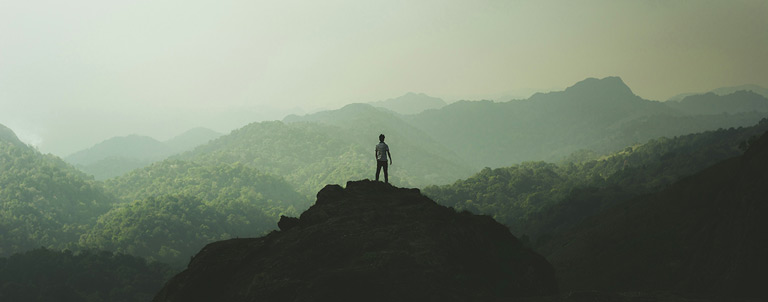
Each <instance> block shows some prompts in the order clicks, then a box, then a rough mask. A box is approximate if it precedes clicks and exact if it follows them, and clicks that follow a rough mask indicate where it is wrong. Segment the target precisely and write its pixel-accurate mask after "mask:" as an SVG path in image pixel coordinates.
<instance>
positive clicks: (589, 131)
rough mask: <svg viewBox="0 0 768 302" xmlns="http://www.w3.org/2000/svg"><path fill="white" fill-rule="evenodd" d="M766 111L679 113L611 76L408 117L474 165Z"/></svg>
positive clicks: (547, 156) (615, 146) (559, 154)
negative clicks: (521, 97) (525, 96)
mask: <svg viewBox="0 0 768 302" xmlns="http://www.w3.org/2000/svg"><path fill="white" fill-rule="evenodd" d="M765 116H766V113H761V112H757V113H755V112H752V113H742V114H737V115H725V116H723V115H720V114H718V115H712V116H705V115H697V116H692V115H686V114H684V113H682V112H680V110H677V109H673V108H670V107H669V106H667V105H666V104H665V103H661V102H655V101H649V100H645V99H642V98H640V97H638V96H636V95H634V94H633V93H632V91H631V89H629V87H627V85H626V84H624V82H623V81H622V80H621V79H620V78H618V77H608V78H604V79H586V80H584V81H581V82H579V83H576V84H575V85H573V86H572V87H569V88H567V89H565V90H564V91H558V92H550V93H537V94H534V95H533V96H531V97H530V98H529V99H527V100H513V101H510V102H504V103H495V102H489V101H481V102H464V101H463V102H457V103H453V104H450V105H448V106H446V107H443V108H441V109H439V110H430V111H425V112H422V113H420V114H417V115H414V116H408V117H407V119H406V120H407V121H409V122H411V123H412V124H413V125H414V126H416V127H418V128H420V129H422V130H423V131H424V132H426V133H428V134H429V135H430V136H432V137H433V138H434V139H436V140H437V141H439V142H440V143H442V144H444V145H446V146H447V147H448V148H449V149H450V150H453V151H454V152H456V153H457V154H458V155H459V157H461V158H462V159H464V160H466V161H467V162H468V163H470V164H472V165H473V166H475V167H485V166H488V167H500V166H508V165H510V164H513V163H519V162H523V161H530V160H549V161H557V160H559V159H561V158H563V157H565V156H567V155H569V154H571V153H573V152H575V151H577V150H580V149H589V150H594V151H597V152H598V153H609V152H613V151H617V150H619V149H622V148H624V147H626V146H629V145H633V144H638V143H644V142H646V141H648V140H649V139H653V138H657V137H660V136H669V137H671V136H675V135H683V134H688V133H694V132H701V131H705V130H713V129H717V128H727V127H736V126H748V125H754V124H755V123H757V122H758V121H759V120H760V119H761V118H763V117H765Z"/></svg>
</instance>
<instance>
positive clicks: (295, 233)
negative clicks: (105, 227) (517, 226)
mask: <svg viewBox="0 0 768 302" xmlns="http://www.w3.org/2000/svg"><path fill="white" fill-rule="evenodd" d="M278 225H279V227H280V228H281V230H280V231H274V232H272V233H270V234H269V235H267V236H265V237H261V238H251V239H231V240H225V241H219V242H216V243H212V244H209V245H207V246H206V247H205V248H203V249H202V250H201V251H200V252H199V253H198V254H197V255H196V256H195V257H194V258H193V259H192V261H191V262H190V264H189V266H188V268H187V269H186V270H185V271H183V272H182V273H180V274H178V275H176V276H175V277H174V278H173V279H171V281H169V282H168V283H167V284H166V286H165V288H164V289H163V290H162V291H160V293H159V294H158V295H157V296H156V297H155V299H154V301H156V302H161V301H185V302H188V301H512V299H514V298H515V297H523V296H538V295H546V294H553V293H556V291H557V286H556V281H555V276H554V269H553V268H552V266H551V265H550V264H549V263H548V262H547V260H545V259H544V258H543V257H542V256H540V255H538V254H536V253H534V252H533V251H531V250H530V249H528V248H526V247H524V246H523V244H522V243H521V242H520V241H519V240H518V239H517V238H515V237H514V236H513V235H512V234H511V233H510V232H509V230H508V229H507V228H506V227H505V226H503V225H501V224H499V223H498V222H496V221H494V220H493V219H492V218H490V217H489V216H479V215H473V214H471V213H469V212H463V213H457V212H455V211H454V210H453V209H450V208H446V207H444V206H440V205H438V204H436V203H435V202H434V201H432V200H430V199H429V198H427V197H425V196H423V195H421V193H420V192H419V190H418V189H402V188H396V187H393V186H391V185H389V184H384V183H381V182H374V181H368V180H363V181H354V182H348V183H347V186H346V188H342V187H341V186H338V185H328V186H326V187H325V188H323V189H322V190H321V191H320V192H318V193H317V202H316V203H315V205H314V206H312V207H311V208H309V209H308V210H307V211H305V212H304V213H303V214H301V217H299V218H288V217H283V218H282V219H281V221H280V223H279V224H278Z"/></svg>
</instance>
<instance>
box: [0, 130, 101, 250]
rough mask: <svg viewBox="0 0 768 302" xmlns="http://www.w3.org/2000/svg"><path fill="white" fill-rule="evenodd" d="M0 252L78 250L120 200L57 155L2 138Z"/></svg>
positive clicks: (0, 155) (0, 153)
mask: <svg viewBox="0 0 768 302" xmlns="http://www.w3.org/2000/svg"><path fill="white" fill-rule="evenodd" d="M0 171H2V172H0V256H5V255H10V254H12V253H16V252H22V251H26V250H29V249H32V248H37V247H40V246H45V247H49V248H56V249H62V248H72V247H74V246H75V245H76V242H77V241H78V238H79V237H80V235H81V234H83V233H84V232H86V231H87V230H88V229H89V228H90V226H91V225H92V224H93V223H95V222H96V219H97V217H98V216H99V215H101V214H103V213H105V212H107V211H108V210H109V208H110V207H111V206H112V204H113V203H114V202H115V200H116V199H115V198H114V197H112V195H110V194H108V193H106V192H105V190H104V189H103V188H102V186H101V184H100V183H98V182H95V181H93V180H91V179H89V178H88V177H86V175H85V174H83V173H82V172H80V171H78V170H77V169H75V168H73V167H72V166H70V165H68V164H66V163H64V162H63V161H62V160H61V159H59V158H57V157H55V156H52V155H43V154H40V153H39V152H38V151H37V150H34V149H32V148H30V147H27V146H26V145H20V144H14V143H10V142H8V141H6V140H0Z"/></svg>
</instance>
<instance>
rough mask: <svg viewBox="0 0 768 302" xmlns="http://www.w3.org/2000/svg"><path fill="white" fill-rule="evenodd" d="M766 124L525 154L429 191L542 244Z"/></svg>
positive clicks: (723, 152) (732, 148) (708, 159)
mask: <svg viewBox="0 0 768 302" xmlns="http://www.w3.org/2000/svg"><path fill="white" fill-rule="evenodd" d="M765 131H768V119H764V120H763V121H761V122H760V123H759V124H758V125H755V126H752V127H747V128H731V129H720V130H717V131H709V132H704V133H700V134H690V135H685V136H680V137H675V138H660V139H657V140H652V141H649V142H648V143H646V144H643V145H637V146H634V147H628V148H626V149H625V150H623V151H621V152H617V153H614V154H612V155H609V156H606V157H602V158H598V159H592V160H584V161H582V162H566V163H562V164H553V163H545V162H526V163H523V164H519V165H513V166H510V167H506V168H497V169H490V168H487V169H484V170H482V171H481V172H480V173H478V174H476V175H474V176H472V177H470V178H468V179H466V180H462V181H457V182H456V183H454V184H452V185H445V186H430V187H426V188H424V193H425V194H426V195H427V196H430V197H431V198H433V199H434V200H435V201H437V202H438V203H441V204H444V205H448V206H452V207H455V208H457V209H466V210H469V211H472V212H474V213H482V214H488V215H491V216H493V217H494V218H495V219H497V220H498V221H500V222H502V223H504V224H506V225H508V226H509V227H510V228H511V230H512V231H513V233H514V234H516V235H518V236H523V235H526V237H530V238H531V240H533V241H534V242H533V244H534V245H535V246H537V247H540V248H541V247H543V246H546V244H547V242H548V239H549V238H551V236H552V235H553V234H557V233H560V232H562V231H564V230H567V229H568V228H570V227H572V226H573V225H575V224H577V223H578V222H580V221H581V220H583V219H584V218H586V217H589V216H590V215H593V214H595V213H597V212H598V211H600V210H602V209H604V208H606V207H610V206H614V205H616V204H618V203H620V202H623V201H626V200H628V199H631V198H633V197H636V196H640V195H642V194H647V193H651V192H655V191H658V190H661V189H662V188H664V187H665V186H667V185H669V184H672V183H673V182H675V181H677V180H679V179H681V178H682V177H685V176H687V175H691V174H693V173H696V172H698V171H700V170H702V169H704V168H706V167H709V166H711V165H713V164H715V163H717V162H720V161H722V160H725V159H728V158H731V157H734V156H737V155H739V154H741V152H743V150H745V149H746V148H747V147H748V146H749V144H750V142H753V141H754V140H755V138H756V137H758V136H759V135H761V134H762V133H764V132H765Z"/></svg>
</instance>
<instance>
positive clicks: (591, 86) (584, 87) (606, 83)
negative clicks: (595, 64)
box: [565, 76, 635, 97]
mask: <svg viewBox="0 0 768 302" xmlns="http://www.w3.org/2000/svg"><path fill="white" fill-rule="evenodd" d="M565 92H566V93H576V94H600V95H609V96H619V97H626V96H633V97H634V96H635V94H634V93H633V92H632V89H630V88H629V86H627V84H626V83H624V81H623V80H622V79H621V78H620V77H616V76H612V77H605V78H602V79H597V78H587V79H584V80H582V81H580V82H578V83H576V84H574V85H573V86H571V87H568V88H566V89H565Z"/></svg>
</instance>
